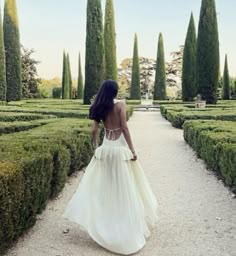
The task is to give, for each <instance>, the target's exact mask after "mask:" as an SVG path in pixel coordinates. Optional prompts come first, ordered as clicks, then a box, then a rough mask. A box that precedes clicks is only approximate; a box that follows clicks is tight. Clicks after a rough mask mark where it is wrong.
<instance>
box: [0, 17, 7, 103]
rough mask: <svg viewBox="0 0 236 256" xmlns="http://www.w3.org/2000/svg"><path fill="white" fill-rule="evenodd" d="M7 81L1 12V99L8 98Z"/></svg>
mask: <svg viewBox="0 0 236 256" xmlns="http://www.w3.org/2000/svg"><path fill="white" fill-rule="evenodd" d="M6 93H7V81H6V58H5V48H4V40H3V28H2V15H1V12H0V101H5V100H6Z"/></svg>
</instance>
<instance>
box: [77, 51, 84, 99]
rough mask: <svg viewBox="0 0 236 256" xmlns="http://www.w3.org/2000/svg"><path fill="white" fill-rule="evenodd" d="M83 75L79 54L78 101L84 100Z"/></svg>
mask: <svg viewBox="0 0 236 256" xmlns="http://www.w3.org/2000/svg"><path fill="white" fill-rule="evenodd" d="M83 88H84V85H83V75H82V68H81V58H80V54H79V75H78V87H77V99H82V98H83Z"/></svg>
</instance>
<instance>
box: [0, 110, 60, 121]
mask: <svg viewBox="0 0 236 256" xmlns="http://www.w3.org/2000/svg"><path fill="white" fill-rule="evenodd" d="M55 117H56V116H54V115H41V114H32V113H16V112H0V122H14V121H31V120H37V119H48V118H55Z"/></svg>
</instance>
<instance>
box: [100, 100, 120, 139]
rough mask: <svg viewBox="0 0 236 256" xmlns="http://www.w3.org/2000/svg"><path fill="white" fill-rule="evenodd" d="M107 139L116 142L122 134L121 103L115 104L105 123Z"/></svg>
mask: <svg viewBox="0 0 236 256" xmlns="http://www.w3.org/2000/svg"><path fill="white" fill-rule="evenodd" d="M104 126H105V127H104V128H105V131H106V138H107V139H112V140H115V139H117V138H119V136H120V135H121V133H122V127H121V126H122V123H121V103H120V102H119V101H118V102H115V103H114V106H113V109H112V111H111V112H110V113H109V114H108V116H107V118H106V121H105V122H104Z"/></svg>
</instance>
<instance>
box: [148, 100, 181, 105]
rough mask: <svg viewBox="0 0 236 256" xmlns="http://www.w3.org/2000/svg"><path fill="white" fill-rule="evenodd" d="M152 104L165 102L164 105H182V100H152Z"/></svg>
mask: <svg viewBox="0 0 236 256" xmlns="http://www.w3.org/2000/svg"><path fill="white" fill-rule="evenodd" d="M152 104H153V105H162V104H165V105H169V104H170V105H174V104H180V105H182V104H183V101H182V100H175V101H170V100H153V101H152Z"/></svg>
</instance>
